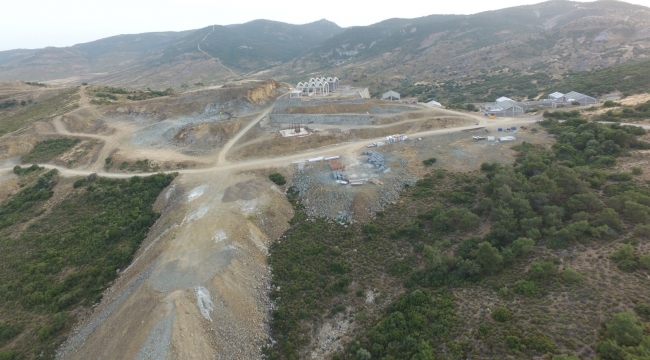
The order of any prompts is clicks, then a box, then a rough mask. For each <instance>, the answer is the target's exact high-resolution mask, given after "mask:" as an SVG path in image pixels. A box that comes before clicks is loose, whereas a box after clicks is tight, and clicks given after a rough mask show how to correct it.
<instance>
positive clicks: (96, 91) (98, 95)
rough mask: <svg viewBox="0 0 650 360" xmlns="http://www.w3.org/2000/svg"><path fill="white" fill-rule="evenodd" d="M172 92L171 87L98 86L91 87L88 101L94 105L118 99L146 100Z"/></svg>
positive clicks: (109, 102)
mask: <svg viewBox="0 0 650 360" xmlns="http://www.w3.org/2000/svg"><path fill="white" fill-rule="evenodd" d="M172 94H174V90H173V89H172V88H168V89H166V90H164V91H158V90H151V89H149V88H147V90H128V89H124V88H120V87H110V86H100V87H93V88H91V91H90V95H91V96H92V97H93V99H92V100H91V101H90V102H91V104H94V105H108V104H112V103H114V102H117V101H119V100H132V101H139V100H147V99H153V98H156V97H161V96H168V95H172Z"/></svg>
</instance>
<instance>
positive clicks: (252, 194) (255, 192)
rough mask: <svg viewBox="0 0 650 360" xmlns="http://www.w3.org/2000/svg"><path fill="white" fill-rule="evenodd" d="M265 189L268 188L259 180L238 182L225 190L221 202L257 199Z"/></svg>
mask: <svg viewBox="0 0 650 360" xmlns="http://www.w3.org/2000/svg"><path fill="white" fill-rule="evenodd" d="M267 188H268V186H267V185H266V184H264V182H262V181H260V180H248V181H246V182H243V181H242V182H238V183H237V184H235V185H233V186H229V187H228V188H226V191H225V192H224V194H223V198H222V199H221V201H223V202H232V201H237V200H253V199H257V197H258V196H259V195H260V194H261V193H262V192H263V191H264V190H266V189H267Z"/></svg>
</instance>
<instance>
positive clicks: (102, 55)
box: [0, 20, 342, 87]
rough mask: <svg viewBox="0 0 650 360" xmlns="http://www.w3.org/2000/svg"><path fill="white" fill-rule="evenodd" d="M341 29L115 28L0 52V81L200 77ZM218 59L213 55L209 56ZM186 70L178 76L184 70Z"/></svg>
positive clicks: (132, 81) (253, 65)
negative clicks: (105, 34)
mask: <svg viewBox="0 0 650 360" xmlns="http://www.w3.org/2000/svg"><path fill="white" fill-rule="evenodd" d="M340 31H342V29H341V28H340V27H339V26H338V25H336V24H334V23H332V22H329V21H327V20H320V21H317V22H313V23H310V24H304V25H292V24H285V23H281V22H275V21H269V20H255V21H251V22H248V23H245V24H238V25H229V26H216V25H215V26H209V27H206V28H203V29H199V30H191V31H183V32H164V33H145V34H136V35H119V36H114V37H110V38H106V39H101V40H97V41H93V42H89V43H85V44H78V45H74V46H71V47H66V48H54V47H48V48H45V49H38V50H11V51H3V52H0V80H15V79H20V80H36V81H48V80H55V79H65V78H71V77H72V79H69V81H73V82H77V83H78V82H80V81H79V80H80V79H84V80H86V81H96V82H102V83H107V84H119V85H130V86H149V85H153V86H155V85H157V86H161V87H162V86H173V85H176V86H178V85H180V84H179V83H181V82H184V81H188V82H191V81H202V79H203V77H202V76H201V73H205V74H207V76H206V78H207V79H208V80H214V76H211V75H212V74H216V76H219V75H222V74H223V73H224V72H225V73H226V74H227V75H229V76H232V74H233V72H232V71H230V70H229V69H228V68H224V66H223V65H224V64H225V65H227V66H229V67H234V68H235V69H238V70H241V71H242V72H243V71H251V70H258V69H263V68H267V67H269V66H273V65H277V64H280V63H282V62H284V61H288V60H290V59H293V58H294V57H297V56H300V55H302V54H303V53H305V52H306V51H307V50H308V49H309V48H311V47H313V46H316V45H318V44H320V43H321V42H322V41H324V40H325V39H327V38H329V37H331V36H332V35H334V34H336V33H338V32H340ZM217 59H218V60H217ZM184 75H186V76H184Z"/></svg>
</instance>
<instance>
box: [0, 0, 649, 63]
mask: <svg viewBox="0 0 650 360" xmlns="http://www.w3.org/2000/svg"><path fill="white" fill-rule="evenodd" d="M539 2H540V1H537V0H490V1H485V0H453V1H434V0H399V1H390V0H379V1H378V0H374V1H369V0H325V1H323V0H315V1H296V0H291V1H289V0H275V1H269V0H240V1H225V0H110V1H94V0H22V1H11V2H9V3H8V4H5V5H4V6H3V7H2V8H3V11H2V13H1V14H0V51H2V50H9V49H19V48H20V49H34V48H42V47H46V46H57V47H63V46H71V45H74V44H78V43H84V42H89V41H93V40H98V39H102V38H106V37H109V36H114V35H120V34H137V33H143V32H155V31H181V30H192V29H200V28H203V27H206V26H208V25H228V24H240V23H244V22H247V21H251V20H255V19H269V20H276V21H282V22H287V23H292V24H305V23H309V22H312V21H316V20H320V19H328V20H330V21H333V22H335V23H337V24H338V25H339V26H342V27H348V26H355V25H370V24H374V23H376V22H379V21H382V20H385V19H389V18H394V17H400V18H414V17H420V16H426V15H431V14H474V13H477V12H482V11H487V10H497V9H502V8H506V7H511V6H518V5H527V4H535V3H539ZM626 2H629V3H634V4H639V5H645V6H649V7H650V0H627V1H626Z"/></svg>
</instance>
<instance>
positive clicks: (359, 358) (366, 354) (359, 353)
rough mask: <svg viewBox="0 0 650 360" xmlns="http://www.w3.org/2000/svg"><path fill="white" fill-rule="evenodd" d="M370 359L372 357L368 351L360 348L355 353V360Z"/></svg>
mask: <svg viewBox="0 0 650 360" xmlns="http://www.w3.org/2000/svg"><path fill="white" fill-rule="evenodd" d="M370 358H372V356H371V355H370V352H369V351H368V350H366V349H364V348H361V349H359V351H357V360H370Z"/></svg>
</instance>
